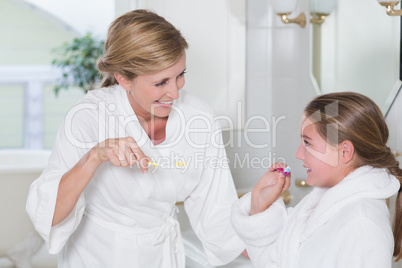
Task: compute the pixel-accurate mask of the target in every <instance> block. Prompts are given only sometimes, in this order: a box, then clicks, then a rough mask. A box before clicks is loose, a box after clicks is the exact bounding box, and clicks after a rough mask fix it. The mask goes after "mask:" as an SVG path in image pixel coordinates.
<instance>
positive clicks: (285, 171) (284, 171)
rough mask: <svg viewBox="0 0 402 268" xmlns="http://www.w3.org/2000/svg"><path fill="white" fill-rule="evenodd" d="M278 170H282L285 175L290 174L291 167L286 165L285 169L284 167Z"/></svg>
mask: <svg viewBox="0 0 402 268" xmlns="http://www.w3.org/2000/svg"><path fill="white" fill-rule="evenodd" d="M277 170H278V171H280V172H282V173H283V175H289V173H290V170H291V169H290V167H289V166H287V167H285V169H283V168H277Z"/></svg>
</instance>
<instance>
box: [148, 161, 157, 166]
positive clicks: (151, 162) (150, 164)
mask: <svg viewBox="0 0 402 268" xmlns="http://www.w3.org/2000/svg"><path fill="white" fill-rule="evenodd" d="M157 166H158V164H156V162H154V161H148V167H157Z"/></svg>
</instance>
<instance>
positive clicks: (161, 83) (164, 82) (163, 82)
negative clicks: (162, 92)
mask: <svg viewBox="0 0 402 268" xmlns="http://www.w3.org/2000/svg"><path fill="white" fill-rule="evenodd" d="M166 83H167V81H166V80H163V81H162V82H159V83H157V84H155V86H156V87H160V86H163V85H164V84H166Z"/></svg>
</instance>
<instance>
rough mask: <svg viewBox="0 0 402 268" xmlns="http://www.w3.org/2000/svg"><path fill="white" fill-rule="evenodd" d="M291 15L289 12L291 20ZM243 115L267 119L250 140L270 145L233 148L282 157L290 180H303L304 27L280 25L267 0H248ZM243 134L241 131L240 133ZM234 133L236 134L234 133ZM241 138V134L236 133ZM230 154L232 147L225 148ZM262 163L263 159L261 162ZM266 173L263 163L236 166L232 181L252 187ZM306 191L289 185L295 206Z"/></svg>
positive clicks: (303, 5)
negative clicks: (298, 156)
mask: <svg viewBox="0 0 402 268" xmlns="http://www.w3.org/2000/svg"><path fill="white" fill-rule="evenodd" d="M307 9H308V1H299V4H298V6H297V10H296V12H295V13H294V14H296V13H297V14H298V13H300V12H301V11H304V12H305V13H306V10H307ZM293 16H294V15H291V18H292V17H293ZM247 20H248V22H247V96H246V100H247V101H246V107H247V115H246V117H247V118H251V117H252V116H264V117H265V118H266V119H267V121H268V122H269V123H270V125H269V126H270V129H269V131H268V130H267V131H266V132H265V133H264V132H262V133H258V134H257V133H250V134H248V135H246V136H251V139H254V140H258V141H256V142H255V143H258V144H262V143H264V142H267V141H268V143H269V147H267V148H262V149H255V148H250V146H246V145H244V143H243V144H242V145H243V146H242V147H241V148H235V149H233V150H236V149H237V150H238V152H239V153H240V154H243V155H244V154H246V153H250V154H252V156H253V157H260V158H270V159H271V160H272V161H274V162H275V161H277V160H279V161H281V160H286V162H287V163H288V164H289V165H290V166H291V167H292V170H293V174H294V175H293V176H294V178H300V179H303V178H304V176H305V175H306V173H305V172H306V171H305V169H304V168H303V167H302V164H301V162H300V161H298V160H296V158H295V156H294V155H295V153H296V150H297V147H298V145H299V142H300V139H299V123H300V119H301V116H302V111H303V108H304V106H305V105H306V103H307V102H308V101H309V100H310V99H311V98H312V97H314V96H315V94H316V93H315V90H314V88H313V86H312V84H311V82H310V71H309V51H310V49H309V38H310V33H309V27H308V24H307V26H306V28H301V27H299V26H298V25H296V24H283V23H282V22H281V21H280V17H279V16H277V15H275V14H274V13H273V11H272V9H271V6H270V3H269V1H268V0H252V1H247ZM243 134H244V133H243ZM235 136H236V135H235ZM240 137H241V138H242V139H244V135H240ZM228 151H229V154H230V151H231V148H228ZM264 163H266V161H265V162H264ZM265 171H266V169H264V167H261V168H249V169H244V168H243V169H235V170H234V171H233V173H234V174H233V175H234V177H235V182H236V183H237V185H240V186H241V188H245V187H246V186H247V185H250V187H252V185H253V184H254V183H255V182H256V181H257V180H258V179H259V177H260V176H261V175H262V174H263V173H264V172H265ZM307 191H309V190H308V189H301V188H297V187H295V185H294V184H293V185H292V186H291V188H290V192H291V194H292V195H293V196H294V198H293V201H292V203H291V205H294V204H296V203H297V202H298V201H299V200H300V197H301V196H303V195H304V194H305V193H306V192H307Z"/></svg>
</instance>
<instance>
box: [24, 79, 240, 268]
mask: <svg viewBox="0 0 402 268" xmlns="http://www.w3.org/2000/svg"><path fill="white" fill-rule="evenodd" d="M126 136H132V137H133V138H134V139H135V140H136V141H137V143H138V145H139V146H140V148H141V149H142V150H143V152H144V153H145V155H146V156H148V157H150V158H151V160H153V161H154V162H156V164H157V166H156V167H154V166H151V167H150V169H149V172H148V173H147V174H142V173H141V170H140V168H139V166H136V165H135V166H132V167H127V168H123V167H115V166H113V165H112V164H111V163H110V162H106V163H103V164H102V165H101V166H100V167H99V168H98V170H97V171H96V173H95V175H94V176H93V178H92V179H91V181H90V183H89V184H88V186H87V187H86V189H85V190H84V192H83V193H82V194H81V196H80V198H79V200H78V202H77V204H76V206H75V208H74V209H73V211H72V212H71V213H70V215H69V216H68V217H67V218H66V219H65V220H64V221H63V222H61V223H59V224H58V225H56V226H54V227H51V224H52V218H53V213H54V208H55V203H56V196H57V190H58V184H59V182H60V179H61V177H62V176H63V174H64V173H65V172H66V171H68V170H69V169H71V168H72V167H73V166H74V165H75V164H76V163H77V162H78V161H79V160H80V159H81V158H82V156H83V155H84V154H85V153H86V152H87V151H88V150H89V149H90V148H92V147H93V146H95V145H96V144H97V143H98V142H100V141H103V140H105V139H107V138H115V137H126ZM226 160H227V159H226V154H225V149H224V147H223V146H222V137H221V131H220V128H219V125H218V123H217V122H215V121H214V120H213V114H212V111H211V110H210V108H208V106H207V105H206V104H204V103H203V102H201V101H199V100H197V99H196V98H194V97H193V96H192V95H190V94H189V93H187V92H185V91H184V90H181V91H180V98H179V100H177V101H175V102H174V105H173V109H172V112H171V114H170V115H169V118H168V122H167V126H166V140H165V141H164V142H163V143H161V144H159V145H156V146H154V145H153V144H152V142H151V141H150V140H149V138H148V136H147V134H146V133H145V131H144V130H143V128H142V127H141V125H140V123H139V122H138V119H137V117H136V116H135V114H134V113H133V110H132V108H131V105H130V103H129V101H128V98H127V93H126V92H125V90H124V89H123V88H121V87H120V86H114V87H110V88H102V89H99V90H94V91H91V92H89V93H88V94H87V95H86V96H85V97H84V98H83V100H82V101H81V102H79V103H78V104H77V105H75V106H74V107H73V108H72V109H71V110H70V111H69V113H68V114H67V116H66V119H65V122H64V124H63V125H62V127H61V128H60V130H59V132H58V135H57V140H56V143H55V145H54V148H53V151H52V154H51V156H50V160H49V164H48V167H47V168H46V169H45V171H44V172H43V173H42V174H41V176H40V177H39V178H38V179H37V180H36V181H34V182H33V184H32V185H31V188H30V192H29V196H28V200H27V206H26V207H27V212H28V214H29V215H30V217H31V219H32V222H33V223H34V226H35V228H36V230H37V231H38V232H39V234H40V235H41V236H42V237H43V238H44V240H45V242H46V245H47V247H48V250H49V252H50V253H58V252H60V254H59V267H61V268H80V267H97V268H101V267H110V268H115V267H119V268H120V267H124V268H126V267H140V268H144V267H147V268H148V267H151V268H152V267H155V268H156V267H166V268H167V267H169V268H171V267H180V268H182V267H184V252H183V243H182V240H181V233H180V227H179V223H178V221H177V219H176V215H175V214H176V209H177V208H176V206H175V203H176V202H180V201H183V202H184V207H185V210H186V212H187V214H188V216H189V219H190V223H191V225H192V227H193V229H194V231H195V233H196V234H197V236H198V238H199V239H200V240H201V242H202V244H203V247H204V249H205V252H206V255H207V257H208V260H209V262H210V264H211V265H221V264H225V263H227V262H230V261H231V260H233V259H234V258H235V257H237V256H238V255H239V254H240V253H241V252H242V251H243V250H244V248H245V245H244V243H243V242H242V241H241V240H240V239H239V238H238V236H237V235H236V233H235V232H234V230H233V228H232V226H231V223H230V208H231V205H232V203H233V202H234V201H235V200H237V194H236V190H235V188H234V184H233V180H232V177H231V174H230V170H229V167H228V165H227V161H226Z"/></svg>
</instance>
